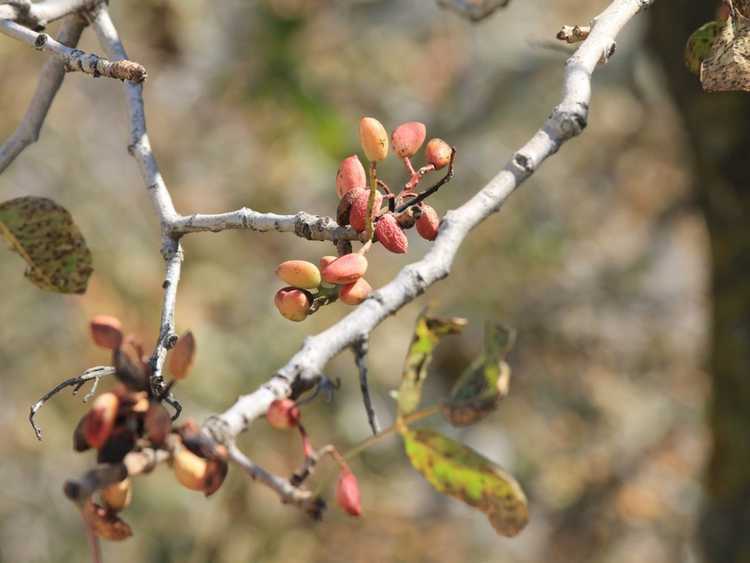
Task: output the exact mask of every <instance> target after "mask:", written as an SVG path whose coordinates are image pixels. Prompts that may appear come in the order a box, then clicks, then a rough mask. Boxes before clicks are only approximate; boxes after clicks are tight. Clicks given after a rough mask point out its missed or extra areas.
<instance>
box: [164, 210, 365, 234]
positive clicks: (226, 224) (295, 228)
mask: <svg viewBox="0 0 750 563" xmlns="http://www.w3.org/2000/svg"><path fill="white" fill-rule="evenodd" d="M170 228H171V232H172V233H173V234H174V235H183V234H187V233H197V232H202V231H210V232H215V233H216V232H220V231H226V230H230V229H235V230H236V229H245V230H250V231H257V232H261V233H265V232H268V231H278V232H280V233H295V234H296V235H297V236H299V237H302V238H305V239H307V240H324V241H337V240H362V239H363V238H364V237H363V236H362V235H360V234H358V233H357V232H356V231H355V230H354V229H353V228H351V227H342V226H340V225H339V224H338V223H336V221H334V220H333V219H332V218H330V217H326V216H322V215H312V214H310V213H305V212H304V211H300V212H299V213H295V214H294V215H279V214H277V213H260V212H258V211H253V210H252V209H248V208H247V207H243V208H242V209H238V210H236V211H230V212H228V213H218V214H215V215H203V214H199V213H196V214H194V215H185V216H179V217H177V218H176V219H175V220H174V221H173V222H172V223H171V225H170Z"/></svg>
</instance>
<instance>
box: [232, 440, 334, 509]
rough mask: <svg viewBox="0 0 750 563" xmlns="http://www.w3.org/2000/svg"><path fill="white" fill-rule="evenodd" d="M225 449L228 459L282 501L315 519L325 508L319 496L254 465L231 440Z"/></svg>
mask: <svg viewBox="0 0 750 563" xmlns="http://www.w3.org/2000/svg"><path fill="white" fill-rule="evenodd" d="M227 450H228V452H229V459H230V460H232V461H233V462H234V463H236V464H237V465H239V466H240V467H241V468H242V469H244V470H245V472H246V473H247V474H248V475H249V476H250V477H251V478H252V479H253V481H260V482H261V483H263V484H264V485H266V486H267V487H268V488H270V489H271V490H273V491H274V492H276V494H278V495H279V498H280V499H281V501H282V502H284V503H289V504H293V505H295V506H298V507H299V508H302V509H303V510H304V511H305V512H307V513H308V514H309V515H310V516H312V517H313V518H315V519H318V518H320V516H321V514H322V512H323V509H324V508H325V502H324V501H323V500H322V499H321V498H319V497H317V496H315V495H313V493H311V492H310V491H308V490H306V489H302V488H299V487H297V486H295V485H293V484H292V482H291V481H290V480H288V479H284V478H282V477H279V476H277V475H274V474H272V473H269V472H268V471H266V470H265V469H263V468H262V467H260V466H259V465H256V464H255V463H254V462H253V461H252V460H250V459H249V458H248V457H247V456H246V455H245V454H243V453H242V451H241V450H240V449H239V448H238V447H237V446H236V445H235V444H234V443H233V442H230V443H229V444H228V446H227Z"/></svg>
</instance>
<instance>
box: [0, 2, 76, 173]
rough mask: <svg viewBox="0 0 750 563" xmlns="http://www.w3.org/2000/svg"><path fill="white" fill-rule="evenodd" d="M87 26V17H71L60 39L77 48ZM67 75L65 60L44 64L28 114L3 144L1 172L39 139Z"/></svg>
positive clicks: (0, 158) (0, 160)
mask: <svg viewBox="0 0 750 563" xmlns="http://www.w3.org/2000/svg"><path fill="white" fill-rule="evenodd" d="M2 8H4V6H0V9H2ZM85 27H86V21H85V20H84V19H83V18H80V17H78V16H73V17H70V18H68V19H67V20H65V22H64V23H63V24H62V27H61V28H60V33H59V34H58V36H57V39H58V41H59V42H60V43H61V44H63V45H67V46H68V47H71V48H72V47H75V46H76V45H77V44H78V40H79V39H80V37H81V33H82V32H83V29H84V28H85ZM64 78H65V61H63V60H62V59H59V58H57V57H53V58H51V59H49V60H48V61H47V62H46V63H45V64H44V67H42V72H41V74H40V75H39V82H38V83H37V86H36V91H35V92H34V96H33V97H32V98H31V103H30V104H29V107H28V109H27V110H26V114H25V115H24V116H23V119H22V120H21V123H19V125H18V127H17V128H16V131H15V132H14V133H13V135H11V136H10V138H9V139H8V140H7V141H5V143H3V144H2V145H0V173H2V172H3V170H5V169H6V168H7V167H8V166H10V164H11V163H12V162H13V160H15V158H16V157H17V156H18V155H19V154H21V152H22V151H23V150H24V149H25V148H26V147H27V146H29V145H30V144H32V143H35V142H36V141H37V140H38V139H39V133H40V132H41V130H42V125H43V124H44V120H45V118H46V117H47V112H48V111H49V108H50V106H51V105H52V101H53V100H54V99H55V95H56V94H57V91H58V90H59V89H60V86H61V85H62V82H63V79H64Z"/></svg>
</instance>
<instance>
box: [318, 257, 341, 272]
mask: <svg viewBox="0 0 750 563" xmlns="http://www.w3.org/2000/svg"><path fill="white" fill-rule="evenodd" d="M336 258H338V256H323V257H322V258H321V259H320V262H319V266H320V271H321V272H322V271H323V270H325V269H326V268H327V267H328V264H330V263H331V262H333V261H334V260H336Z"/></svg>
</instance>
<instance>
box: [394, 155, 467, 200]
mask: <svg viewBox="0 0 750 563" xmlns="http://www.w3.org/2000/svg"><path fill="white" fill-rule="evenodd" d="M455 160H456V148H455V147H451V159H450V162H449V163H448V172H447V173H446V174H445V176H443V177H442V178H441V179H440V180H439V181H438V183H437V184H435V185H434V186H432V187H431V188H428V189H426V190H425V191H423V192H422V193H420V194H419V195H418V196H417V197H415V198H413V199H410V200H409V201H407V202H405V203H403V204H402V205H401V206H399V208H398V209H396V213H402V212H404V211H406V210H407V209H409V208H410V207H414V206H415V205H417V204H418V203H420V202H422V201H424V200H425V199H427V198H428V197H430V196H431V195H432V194H434V193H435V192H436V191H438V190H439V189H440V188H442V187H443V186H444V185H445V184H447V183H448V182H450V181H451V180H452V179H453V174H454V172H455V170H454V167H453V164H454V162H455Z"/></svg>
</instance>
